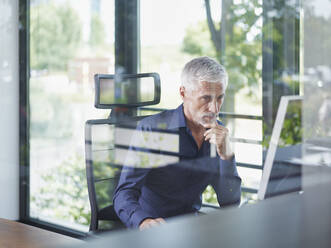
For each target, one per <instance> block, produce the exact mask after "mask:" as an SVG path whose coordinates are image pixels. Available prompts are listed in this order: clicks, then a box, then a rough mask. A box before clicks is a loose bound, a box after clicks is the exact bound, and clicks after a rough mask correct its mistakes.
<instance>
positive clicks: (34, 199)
mask: <svg viewBox="0 0 331 248" xmlns="http://www.w3.org/2000/svg"><path fill="white" fill-rule="evenodd" d="M84 164H85V161H84V158H83V157H82V156H81V155H79V154H74V155H73V156H72V157H70V158H68V159H65V160H63V162H62V164H60V165H59V166H56V167H53V168H51V169H50V170H48V171H47V172H46V173H44V174H43V175H41V182H40V186H39V187H38V188H37V192H34V194H33V195H31V204H32V206H31V209H38V211H39V212H38V215H41V216H47V217H48V218H55V219H57V220H63V221H66V222H68V221H69V222H72V223H80V224H84V225H88V224H89V222H90V206H89V204H88V193H87V184H86V174H85V167H84ZM55 196H56V197H55ZM50 210H51V211H50Z"/></svg>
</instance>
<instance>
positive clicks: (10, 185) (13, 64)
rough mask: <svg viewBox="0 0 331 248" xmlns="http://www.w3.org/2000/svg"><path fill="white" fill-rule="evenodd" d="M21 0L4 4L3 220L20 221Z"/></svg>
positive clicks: (0, 104) (0, 88)
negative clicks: (19, 61)
mask: <svg viewBox="0 0 331 248" xmlns="http://www.w3.org/2000/svg"><path fill="white" fill-rule="evenodd" d="M18 78H19V77H18V0H1V1H0V218H7V219H13V220H15V219H18V217H19V166H18V163H19V159H18V140H19V138H18V133H19V132H18V127H19V120H18V110H19V106H18V103H19V87H18Z"/></svg>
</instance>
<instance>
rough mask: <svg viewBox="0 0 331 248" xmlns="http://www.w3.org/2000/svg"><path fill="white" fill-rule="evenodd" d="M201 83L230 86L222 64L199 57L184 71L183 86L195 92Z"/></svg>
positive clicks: (185, 67) (190, 62) (182, 76)
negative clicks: (219, 83) (217, 83)
mask: <svg viewBox="0 0 331 248" xmlns="http://www.w3.org/2000/svg"><path fill="white" fill-rule="evenodd" d="M199 82H211V83H216V82H221V83H223V86H224V88H226V87H227V85H228V74H227V72H226V70H225V68H224V66H222V65H221V64H219V63H218V62H217V61H216V60H215V59H212V58H209V57H198V58H195V59H192V60H191V61H189V62H188V63H187V64H186V65H185V66H184V69H183V71H182V75H181V86H184V87H185V88H186V89H190V90H193V89H195V87H196V86H197V85H198V83H199Z"/></svg>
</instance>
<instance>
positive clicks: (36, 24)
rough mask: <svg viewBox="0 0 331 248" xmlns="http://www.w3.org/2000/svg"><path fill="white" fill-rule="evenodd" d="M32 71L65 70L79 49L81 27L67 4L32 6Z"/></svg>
mask: <svg viewBox="0 0 331 248" xmlns="http://www.w3.org/2000/svg"><path fill="white" fill-rule="evenodd" d="M30 23H31V25H30V39H31V42H30V44H31V47H30V53H31V55H30V57H31V62H30V64H31V69H35V70H45V69H46V70H63V69H65V68H66V67H67V64H68V61H69V59H70V58H72V57H73V56H74V54H75V52H76V50H77V48H78V44H79V43H80V39H81V25H80V22H79V18H78V15H77V14H76V13H75V11H74V10H73V9H72V8H71V7H69V5H67V4H62V5H55V4H50V3H47V4H39V5H32V6H31V21H30Z"/></svg>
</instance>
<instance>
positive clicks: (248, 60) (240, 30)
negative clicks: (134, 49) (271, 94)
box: [182, 0, 262, 112]
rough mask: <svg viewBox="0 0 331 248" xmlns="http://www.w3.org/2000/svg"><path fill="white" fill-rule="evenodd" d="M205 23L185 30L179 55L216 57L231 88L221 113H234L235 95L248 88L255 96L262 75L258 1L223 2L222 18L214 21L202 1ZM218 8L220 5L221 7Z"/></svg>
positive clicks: (260, 8) (206, 1) (206, 4)
mask: <svg viewBox="0 0 331 248" xmlns="http://www.w3.org/2000/svg"><path fill="white" fill-rule="evenodd" d="M204 2H205V9H206V21H204V22H200V23H198V24H196V25H195V26H191V27H190V28H188V29H187V30H186V34H185V37H184V42H183V47H182V51H184V52H186V53H189V54H192V55H198V56H203V55H207V56H212V57H216V58H217V60H219V62H221V63H222V64H223V65H224V66H225V67H226V68H227V71H228V73H229V78H230V84H229V87H228V90H227V98H226V102H225V106H224V108H223V110H225V111H230V112H232V111H233V110H234V94H235V93H236V92H237V91H239V90H240V89H241V88H243V87H247V89H248V93H249V95H251V96H256V92H257V90H256V89H257V86H258V82H259V81H260V79H261V76H262V71H261V69H258V68H261V65H262V43H261V38H262V37H261V27H260V26H259V25H258V24H257V21H258V20H259V18H261V13H262V6H261V4H260V3H259V1H257V0H255V1H248V0H243V1H241V3H239V4H234V3H233V1H221V2H222V18H221V20H219V21H214V20H213V18H212V13H211V7H210V2H209V0H205V1H204ZM220 7H221V5H220Z"/></svg>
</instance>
